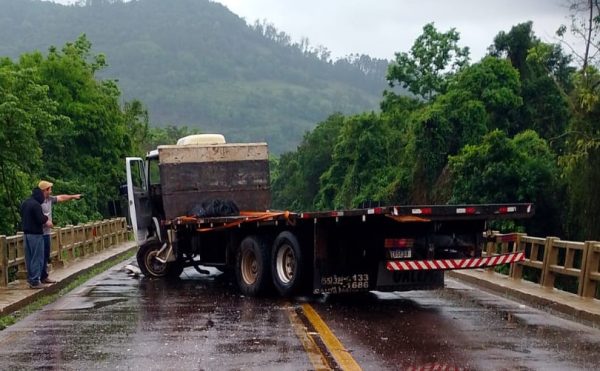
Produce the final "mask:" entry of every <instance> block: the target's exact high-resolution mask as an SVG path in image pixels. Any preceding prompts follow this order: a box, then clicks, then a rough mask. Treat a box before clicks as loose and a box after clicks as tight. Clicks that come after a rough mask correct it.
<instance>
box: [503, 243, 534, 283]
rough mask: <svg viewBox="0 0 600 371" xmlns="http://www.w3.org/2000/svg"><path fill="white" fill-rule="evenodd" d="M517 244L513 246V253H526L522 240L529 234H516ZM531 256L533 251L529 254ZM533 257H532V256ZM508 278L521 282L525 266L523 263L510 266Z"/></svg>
mask: <svg viewBox="0 0 600 371" xmlns="http://www.w3.org/2000/svg"><path fill="white" fill-rule="evenodd" d="M516 235H517V236H516V238H515V242H514V243H515V244H514V246H513V251H512V252H520V251H523V253H525V252H526V251H525V247H523V248H521V239H522V238H523V237H525V236H527V234H525V233H516ZM529 254H531V251H530V252H529ZM530 256H531V255H530ZM508 276H509V277H510V278H512V279H517V280H520V279H521V278H522V277H523V264H521V262H517V263H513V264H511V265H510V271H509V272H508Z"/></svg>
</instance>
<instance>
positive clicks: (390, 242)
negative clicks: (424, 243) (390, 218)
mask: <svg viewBox="0 0 600 371" xmlns="http://www.w3.org/2000/svg"><path fill="white" fill-rule="evenodd" d="M414 243H415V240H413V239H412V238H386V239H385V241H384V247H385V248H386V249H406V248H411V247H413V245H414Z"/></svg>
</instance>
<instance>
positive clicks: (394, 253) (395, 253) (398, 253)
mask: <svg viewBox="0 0 600 371" xmlns="http://www.w3.org/2000/svg"><path fill="white" fill-rule="evenodd" d="M390 257H391V258H392V259H406V258H410V257H411V250H410V249H403V250H390Z"/></svg>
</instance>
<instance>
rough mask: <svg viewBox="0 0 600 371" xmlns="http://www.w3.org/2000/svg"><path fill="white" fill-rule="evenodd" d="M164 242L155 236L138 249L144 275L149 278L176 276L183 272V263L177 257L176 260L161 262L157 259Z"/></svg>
mask: <svg viewBox="0 0 600 371" xmlns="http://www.w3.org/2000/svg"><path fill="white" fill-rule="evenodd" d="M161 247H162V243H161V242H160V241H158V240H157V239H155V238H150V239H148V240H147V241H145V242H144V243H143V244H142V245H141V246H140V248H139V249H138V251H137V254H136V259H137V262H138V266H139V267H140V270H141V271H142V273H143V274H144V276H146V277H149V278H176V277H179V276H180V275H181V272H183V263H182V262H181V261H180V260H179V259H177V260H176V261H174V262H169V263H166V264H165V263H161V262H159V261H158V260H156V259H155V257H156V253H157V252H158V250H160V248H161Z"/></svg>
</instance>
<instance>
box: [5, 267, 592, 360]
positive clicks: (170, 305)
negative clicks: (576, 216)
mask: <svg viewBox="0 0 600 371" xmlns="http://www.w3.org/2000/svg"><path fill="white" fill-rule="evenodd" d="M123 265H124V264H121V265H120V266H119V267H115V268H114V269H112V270H109V271H108V272H106V273H104V274H102V275H100V276H98V277H96V278H95V279H93V280H91V281H89V282H88V283H86V284H85V285H83V286H81V287H80V288H78V289H77V290H75V291H73V292H72V293H70V294H69V295H67V296H65V297H63V298H61V299H60V300H58V301H57V302H55V303H53V304H50V305H48V306H46V307H45V308H44V309H43V310H41V311H39V312H37V313H35V314H33V315H31V316H29V317H27V318H26V319H24V320H22V321H20V322H19V323H17V324H15V325H13V326H10V327H9V328H8V329H6V330H4V331H1V332H0V368H1V369H3V370H4V369H6V370H18V369H49V370H90V369H110V370H114V369H135V370H138V369H139V370H200V369H207V370H238V369H249V370H256V369H261V370H309V369H315V368H318V367H320V366H319V364H315V363H314V359H315V357H314V356H315V354H310V353H311V349H309V348H306V344H305V342H304V343H303V341H302V334H300V333H299V331H300V332H302V331H304V333H305V334H309V336H311V337H314V338H318V337H319V334H317V333H316V332H315V330H314V329H312V328H311V325H310V323H308V322H307V323H306V324H307V325H308V329H306V328H304V326H300V327H301V328H302V330H299V329H298V325H297V323H296V325H294V320H293V318H292V317H294V313H296V312H298V313H300V312H301V310H300V309H299V308H300V304H301V303H306V302H308V303H310V305H311V306H312V307H313V308H314V309H315V310H316V311H317V313H318V314H319V315H320V316H321V318H322V319H323V320H324V321H325V323H326V324H327V325H328V326H329V328H330V329H331V330H332V331H333V333H334V334H335V336H337V338H338V339H339V340H340V341H341V343H342V344H343V346H344V347H345V348H346V349H347V350H348V351H349V352H350V354H351V355H352V357H353V358H354V360H355V361H356V362H357V363H358V364H359V365H360V366H361V367H362V368H363V369H366V370H381V369H410V368H412V369H432V370H433V369H435V367H438V368H439V369H446V370H448V369H464V370H578V369H588V370H595V369H600V352H599V350H600V330H597V329H592V328H589V327H586V326H583V325H580V324H576V323H573V322H570V321H567V320H564V319H560V318H558V317H555V316H552V315H548V314H545V313H543V312H540V311H537V310H535V309H531V308H529V307H527V306H524V305H520V304H518V303H514V302H511V301H508V300H505V299H502V298H500V297H497V296H494V295H490V294H486V293H482V292H481V291H479V290H477V289H473V288H471V287H468V286H465V285H462V284H460V283H458V282H456V281H451V280H448V281H447V288H446V289H445V290H440V291H433V292H409V293H374V294H367V295H361V296H358V297H357V296H354V297H315V298H308V299H307V298H301V299H299V300H296V301H287V300H283V299H274V298H259V299H255V298H248V297H244V296H242V295H240V294H239V293H238V292H237V291H236V290H235V288H234V287H233V286H232V285H231V284H230V283H229V282H228V281H227V280H225V279H222V278H221V277H218V276H217V277H215V276H210V277H206V276H201V275H199V274H197V273H195V272H194V271H193V270H186V271H185V272H184V275H182V279H181V280H179V281H174V282H167V281H162V280H146V279H141V278H132V277H130V276H129V275H128V274H127V273H126V272H125V271H123V270H122V269H121V268H120V267H122V266H123ZM300 314H301V313H300ZM291 318H292V319H291ZM305 320H306V319H305ZM296 322H297V321H296ZM317 342H318V341H317ZM320 345H321V348H323V344H322V343H320ZM321 351H323V352H324V353H327V351H326V349H322V350H321ZM310 355H312V358H311V357H309V356H310ZM326 356H327V354H326ZM317 358H318V357H317ZM326 359H328V361H326V363H327V362H329V365H330V366H335V364H333V363H332V361H331V357H329V358H327V357H326ZM326 363H325V364H326ZM444 367H445V368H444Z"/></svg>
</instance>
